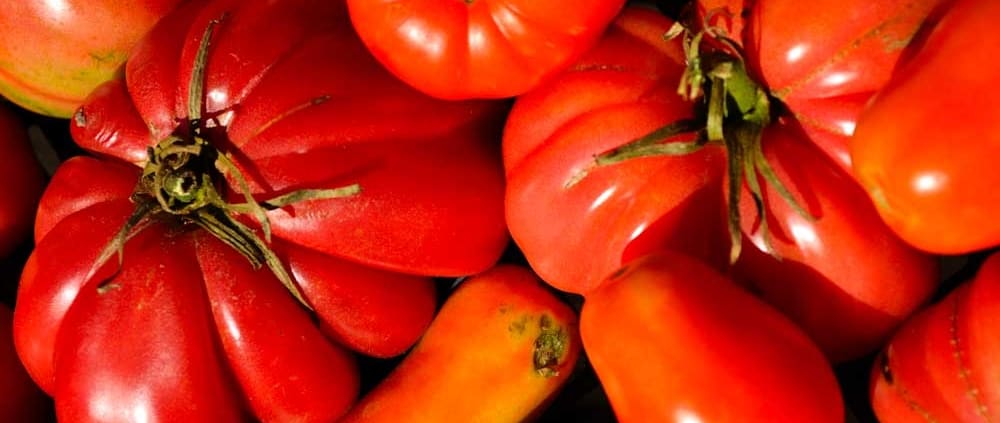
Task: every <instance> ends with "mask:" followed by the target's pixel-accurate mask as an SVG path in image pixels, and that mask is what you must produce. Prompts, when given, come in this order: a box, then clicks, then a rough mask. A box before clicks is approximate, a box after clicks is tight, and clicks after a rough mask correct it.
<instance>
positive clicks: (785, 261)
mask: <svg viewBox="0 0 1000 423" xmlns="http://www.w3.org/2000/svg"><path fill="white" fill-rule="evenodd" d="M762 143H763V149H764V157H765V158H766V159H767V160H768V162H769V163H770V164H771V167H772V168H773V169H774V171H775V173H776V174H777V175H778V179H779V180H781V181H782V182H783V184H784V186H785V187H787V188H788V189H789V190H790V191H791V193H792V195H793V196H794V197H795V199H796V200H797V201H798V203H799V204H802V205H803V206H804V207H805V209H806V212H807V213H808V215H809V216H804V215H802V214H800V213H799V212H798V211H796V210H795V209H794V208H793V207H791V206H790V205H789V203H788V202H787V201H785V199H783V198H782V197H781V196H780V195H779V194H778V193H777V191H776V189H775V187H774V186H772V185H768V184H766V183H765V181H764V179H763V178H759V179H760V182H759V183H760V184H761V185H762V186H765V188H764V205H763V206H764V211H765V215H766V216H767V227H766V228H763V227H762V226H761V220H760V218H759V217H756V216H757V214H756V206H755V204H754V201H753V199H752V197H751V193H750V192H749V190H748V189H747V185H746V184H744V185H743V195H742V196H741V203H740V210H741V213H742V215H743V216H744V217H745V218H744V219H743V220H742V224H743V233H744V238H743V240H744V241H743V244H744V245H743V249H742V251H743V252H742V254H741V255H740V258H739V260H738V261H737V262H736V266H735V268H734V269H733V272H734V276H735V277H736V278H737V279H740V280H742V281H744V283H745V284H746V285H747V286H748V287H749V288H750V289H751V290H752V291H754V292H756V293H758V294H759V295H760V296H761V297H762V298H764V299H765V300H766V301H768V302H769V303H771V304H772V305H774V306H775V307H777V308H778V309H780V310H781V311H782V312H784V313H785V314H786V315H788V316H789V317H791V318H792V320H794V321H795V322H796V323H798V324H799V325H801V326H802V327H803V329H805V331H806V332H807V333H808V334H809V335H810V336H811V337H812V338H813V339H814V340H815V341H816V342H817V343H818V344H819V346H820V347H821V349H822V350H823V351H824V352H825V353H826V354H827V356H828V357H829V358H830V359H832V360H834V361H838V362H839V361H844V360H849V359H855V358H859V357H861V356H862V355H865V354H867V353H869V352H872V351H874V350H876V349H878V348H879V347H880V346H881V345H882V343H883V342H884V341H885V340H886V338H888V337H889V336H890V335H891V333H892V331H893V330H894V329H895V328H896V326H898V325H899V324H900V323H902V321H903V320H904V319H906V318H907V317H908V316H909V315H910V314H912V313H913V312H914V311H916V310H917V308H918V307H920V306H921V305H923V304H924V303H925V302H926V301H927V300H928V299H929V298H930V296H931V295H932V294H933V293H934V291H935V289H936V287H937V281H938V277H939V276H938V266H937V259H936V258H935V257H934V256H931V255H929V254H926V253H923V252H920V251H918V250H916V249H914V248H913V247H911V246H909V245H908V244H906V243H904V242H903V241H902V240H900V239H899V237H897V236H896V235H895V233H893V232H892V230H891V229H889V228H888V226H886V224H885V223H883V222H882V220H881V218H879V215H878V212H876V210H875V207H874V206H873V205H872V204H871V202H870V201H869V200H868V197H867V195H866V194H865V192H864V190H863V189H861V187H860V186H859V185H858V184H857V183H856V182H855V181H854V179H853V178H851V176H849V175H848V174H846V173H844V172H843V171H842V170H841V169H840V168H839V167H838V166H836V165H835V164H834V163H833V162H832V161H831V160H830V159H829V158H828V157H826V156H825V155H824V154H823V153H822V151H820V150H819V149H818V148H817V147H816V146H814V145H813V144H811V143H809V142H808V140H807V138H806V136H805V135H804V133H803V132H802V131H801V130H800V129H799V128H798V127H797V126H795V125H791V124H789V123H787V122H786V123H777V124H774V125H772V126H771V127H769V128H767V129H766V130H765V131H764V134H763V141H762Z"/></svg>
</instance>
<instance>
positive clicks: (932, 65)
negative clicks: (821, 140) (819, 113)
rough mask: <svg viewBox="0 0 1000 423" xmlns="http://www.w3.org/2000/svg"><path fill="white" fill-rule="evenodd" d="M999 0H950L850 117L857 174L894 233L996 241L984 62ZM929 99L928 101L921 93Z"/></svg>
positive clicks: (997, 144)
mask: <svg viewBox="0 0 1000 423" xmlns="http://www.w3.org/2000/svg"><path fill="white" fill-rule="evenodd" d="M998 17H1000V3H998V2H996V1H989V0H981V1H976V0H970V1H965V0H962V1H956V2H954V4H953V5H952V7H951V8H949V9H948V10H947V11H946V12H945V14H944V15H943V17H942V18H941V20H940V22H939V24H938V25H937V26H936V27H935V28H934V29H933V32H931V33H930V34H929V35H928V38H927V40H926V41H925V42H924V44H922V47H921V49H920V50H919V52H917V53H915V54H914V56H913V57H912V59H911V60H910V61H908V62H907V64H906V66H905V67H903V68H902V69H900V70H899V72H898V73H897V75H896V76H895V78H894V79H893V80H892V82H891V83H890V84H889V85H888V86H886V87H885V89H884V90H883V91H881V92H880V94H879V95H878V97H877V98H876V99H875V100H874V102H873V103H872V104H871V107H869V108H868V109H867V110H866V111H865V113H864V115H862V117H861V119H860V121H859V122H858V131H857V134H856V135H855V137H854V138H853V139H852V140H851V154H852V155H853V156H854V157H855V160H854V168H855V172H856V174H857V175H858V178H859V180H860V181H861V182H862V184H863V185H864V186H865V188H866V189H867V191H868V193H869V195H871V197H872V199H873V200H875V204H876V205H877V206H878V209H879V212H880V213H881V215H882V218H883V219H885V221H886V222H887V223H888V224H889V226H890V227H892V228H893V229H894V230H895V231H896V232H897V233H898V234H899V236H900V237H902V238H903V239H904V240H906V241H908V242H910V243H911V244H913V245H915V246H917V247H919V248H922V249H925V250H928V251H932V252H937V253H942V254H959V253H966V252H970V251H975V250H979V249H984V248H988V247H992V246H996V245H998V244H1000V222H998V221H997V219H996V216H997V213H1000V191H998V190H997V189H996V183H997V182H998V178H997V171H996V166H995V165H994V164H993V162H992V160H991V158H992V157H993V156H994V155H996V154H998V153H1000V131H998V130H997V126H996V122H998V121H1000V99H997V98H994V97H993V96H990V95H986V94H984V93H988V92H989V91H988V90H989V89H991V88H992V87H993V78H992V77H991V75H990V72H983V66H984V63H989V61H990V60H992V58H994V57H1000V37H998V36H997V35H996V31H995V30H994V29H993V25H994V23H995V21H996V19H997V18H998ZM928 99H932V100H928Z"/></svg>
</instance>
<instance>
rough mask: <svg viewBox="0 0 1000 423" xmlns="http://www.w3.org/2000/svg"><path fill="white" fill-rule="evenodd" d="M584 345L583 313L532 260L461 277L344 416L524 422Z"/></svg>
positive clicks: (570, 370)
mask: <svg viewBox="0 0 1000 423" xmlns="http://www.w3.org/2000/svg"><path fill="white" fill-rule="evenodd" d="M579 354H580V336H579V332H578V328H577V316H576V313H574V312H573V310H572V309H570V308H569V306H567V305H566V304H564V303H562V302H561V301H560V300H559V298H558V297H556V296H555V295H553V294H552V292H550V291H549V290H548V289H546V288H545V286H544V285H543V284H542V283H541V281H540V280H538V278H537V277H536V276H535V275H534V274H532V273H531V271H530V270H528V269H527V268H524V267H520V266H515V265H501V266H498V267H495V268H493V269H490V270H488V271H486V272H484V273H481V274H478V275H475V276H472V277H470V278H468V279H466V280H464V281H463V282H462V283H461V284H459V286H458V288H457V289H455V291H454V292H453V293H452V294H451V295H450V296H449V297H448V299H447V300H446V301H445V303H444V306H443V307H442V308H441V311H440V312H439V313H438V314H437V316H435V317H434V321H433V322H432V323H431V326H430V328H428V329H427V332H426V333H425V334H424V336H423V337H422V338H421V339H420V342H419V343H417V345H416V346H415V347H413V351H411V352H410V353H409V354H407V356H406V358H404V359H403V361H402V362H401V363H400V364H399V365H398V366H397V367H396V368H395V369H393V371H392V373H390V374H389V376H388V377H386V378H385V379H384V380H382V381H381V382H380V383H379V385H378V386H376V387H375V389H374V390H372V391H371V392H370V393H368V394H367V395H365V397H364V398H363V399H362V400H361V401H360V402H359V403H358V404H357V406H355V408H354V409H352V410H351V412H350V413H349V414H348V415H347V416H345V417H344V419H342V420H341V421H342V422H345V423H347V422H398V421H404V420H405V421H426V422H433V421H475V422H515V421H525V420H530V417H532V416H536V415H537V413H538V412H539V411H540V410H541V409H543V408H544V405H546V404H547V403H548V402H549V401H550V400H551V399H552V398H553V397H554V396H555V394H556V393H557V392H558V391H559V389H560V388H562V386H563V385H564V384H565V383H566V382H567V381H568V380H569V378H570V377H571V375H572V374H573V370H574V366H575V364H576V361H577V357H578V356H579Z"/></svg>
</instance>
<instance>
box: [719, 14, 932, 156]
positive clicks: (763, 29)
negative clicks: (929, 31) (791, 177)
mask: <svg viewBox="0 0 1000 423" xmlns="http://www.w3.org/2000/svg"><path fill="white" fill-rule="evenodd" d="M724 2H725V3H727V4H728V5H729V6H728V7H729V9H730V10H734V11H738V10H740V6H739V5H740V4H742V5H743V6H742V7H750V10H751V13H750V15H749V18H748V19H747V22H746V23H745V25H746V32H745V33H744V34H734V38H736V39H742V41H743V46H744V47H745V48H746V50H747V57H748V62H749V65H750V67H751V68H753V69H754V70H755V71H756V72H757V74H758V75H759V77H760V78H761V80H762V81H763V83H764V84H765V85H766V86H767V88H768V90H769V91H770V93H771V94H772V95H773V96H774V97H775V98H777V99H779V100H780V101H781V102H782V103H784V105H785V106H787V108H788V110H789V114H790V115H792V116H794V117H795V119H796V120H797V121H798V122H799V123H800V124H801V125H802V128H803V129H804V130H805V131H806V133H807V134H808V135H809V139H811V140H812V141H813V142H814V143H816V145H818V146H819V147H820V148H822V149H823V150H824V151H825V152H826V153H827V154H828V155H830V157H832V158H833V159H834V161H835V162H836V163H837V164H839V165H841V166H842V167H843V168H844V169H845V170H847V171H848V173H852V166H851V154H850V152H849V151H848V149H849V148H848V140H849V138H850V136H851V135H852V134H853V133H854V130H855V127H856V126H857V119H858V115H859V114H860V113H861V110H862V109H863V108H864V106H865V104H866V103H867V102H868V100H869V99H870V98H871V97H872V96H873V95H874V94H875V92H876V91H878V90H879V89H881V88H882V87H883V86H885V84H886V83H888V81H889V79H890V77H891V76H892V74H893V72H894V71H895V69H896V67H897V64H898V63H899V62H900V60H901V59H902V58H903V57H905V55H906V54H907V52H908V51H907V46H908V45H909V44H910V42H911V41H912V40H913V39H914V38H915V37H917V36H918V34H919V33H920V31H921V28H923V23H924V21H925V20H926V19H927V17H928V15H930V14H932V13H934V11H935V9H936V8H938V7H940V6H941V5H942V4H944V3H946V2H947V0H883V1H867V0H850V1H843V0H818V1H811V2H809V5H808V11H806V10H803V3H802V2H799V1H795V0H767V1H756V2H754V1H752V0H724ZM704 3H706V6H707V5H709V4H711V3H716V4H718V3H721V2H720V1H718V0H707V1H704ZM706 8H707V9H710V7H708V6H707V7H706ZM737 13H738V12H737ZM789 22H795V24H794V25H789V24H788V23H789ZM740 35H742V38H741V37H740Z"/></svg>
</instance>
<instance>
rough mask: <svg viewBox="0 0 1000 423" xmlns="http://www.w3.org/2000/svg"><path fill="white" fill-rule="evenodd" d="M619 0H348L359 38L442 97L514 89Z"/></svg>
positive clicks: (567, 49) (607, 16)
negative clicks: (443, 0) (444, 0)
mask: <svg viewBox="0 0 1000 423" xmlns="http://www.w3.org/2000/svg"><path fill="white" fill-rule="evenodd" d="M624 3H625V2H624V0H573V1H567V0H563V1H534V0H478V1H477V0H466V1H447V2H442V1H439V0H408V1H370V0H348V1H347V5H348V7H349V8H350V11H351V20H352V22H353V23H354V27H355V28H356V29H357V31H358V34H360V36H361V39H362V40H364V42H365V44H366V45H367V46H368V48H369V49H371V51H372V53H374V54H375V57H377V58H378V59H379V60H380V61H381V62H382V63H383V64H384V65H385V66H386V67H387V68H389V70H391V71H392V72H393V73H395V74H396V76H398V77H399V78H401V79H402V80H404V81H406V82H407V83H409V84H411V85H413V86H414V87H416V88H417V89H419V90H421V91H423V92H425V93H428V94H430V95H432V96H435V97H439V98H445V99H468V98H500V97H513V96H516V95H520V94H522V93H524V92H526V91H528V90H530V89H531V88H533V87H535V86H536V85H538V84H539V83H540V82H541V81H544V80H545V79H547V78H548V77H550V76H551V75H553V74H555V73H557V72H559V71H561V70H562V69H563V68H565V67H566V66H568V65H569V64H570V63H571V62H572V61H573V60H575V59H577V58H578V57H579V56H580V55H581V54H582V53H583V52H584V51H586V50H587V49H588V48H590V47H591V46H592V45H593V44H594V43H595V42H596V41H597V39H598V38H599V37H600V35H601V33H602V32H603V31H604V28H605V27H606V26H607V25H608V23H610V22H611V21H612V20H613V19H614V17H615V15H616V14H617V13H618V11H619V10H620V9H621V8H622V5H623V4H624Z"/></svg>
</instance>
